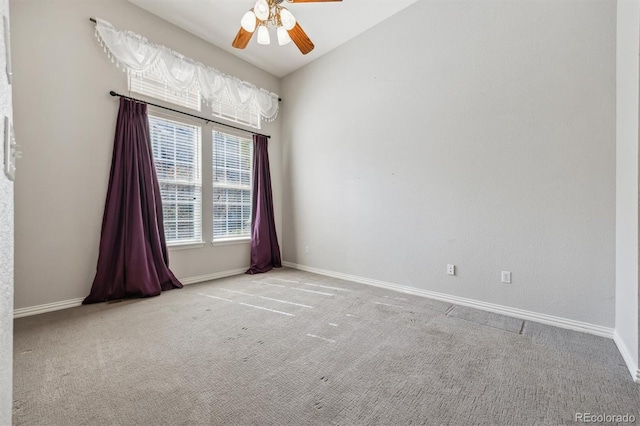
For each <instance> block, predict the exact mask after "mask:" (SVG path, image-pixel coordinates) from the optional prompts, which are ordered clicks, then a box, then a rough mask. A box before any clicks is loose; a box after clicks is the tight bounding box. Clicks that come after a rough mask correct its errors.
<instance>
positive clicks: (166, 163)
mask: <svg viewBox="0 0 640 426" xmlns="http://www.w3.org/2000/svg"><path fill="white" fill-rule="evenodd" d="M149 129H150V133H151V143H152V146H153V160H154V162H155V166H156V173H157V175H158V183H159V184H160V192H161V195H162V214H163V216H164V233H165V237H166V240H167V244H169V245H171V244H186V243H199V242H201V240H202V213H201V212H202V175H201V168H200V140H201V137H200V127H199V126H193V125H189V124H185V123H180V122H177V121H172V120H167V119H164V118H160V117H157V116H152V115H149Z"/></svg>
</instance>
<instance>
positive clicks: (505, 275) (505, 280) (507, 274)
mask: <svg viewBox="0 0 640 426" xmlns="http://www.w3.org/2000/svg"><path fill="white" fill-rule="evenodd" d="M502 282H503V283H507V284H509V283H511V272H509V271H502Z"/></svg>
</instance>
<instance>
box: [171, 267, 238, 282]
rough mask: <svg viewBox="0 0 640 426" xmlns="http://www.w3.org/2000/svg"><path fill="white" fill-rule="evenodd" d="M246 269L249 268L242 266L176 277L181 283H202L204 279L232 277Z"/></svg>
mask: <svg viewBox="0 0 640 426" xmlns="http://www.w3.org/2000/svg"><path fill="white" fill-rule="evenodd" d="M247 269H249V266H247V267H244V268H239V269H231V270H229V271H222V272H215V273H213V274H207V275H199V276H197V277H189V278H178V279H179V280H180V282H181V283H182V284H184V285H190V284H196V283H202V282H205V281H212V280H217V279H220V278H226V277H232V276H234V275H241V274H244V273H245V272H246V271H247Z"/></svg>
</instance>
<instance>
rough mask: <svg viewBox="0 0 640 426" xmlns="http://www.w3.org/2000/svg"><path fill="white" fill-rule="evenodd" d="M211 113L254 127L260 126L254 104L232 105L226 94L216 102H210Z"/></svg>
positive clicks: (258, 114)
mask: <svg viewBox="0 0 640 426" xmlns="http://www.w3.org/2000/svg"><path fill="white" fill-rule="evenodd" d="M211 114H212V115H214V116H215V117H220V118H224V119H227V120H229V121H233V122H235V123H240V124H246V125H247V126H251V127H253V128H255V129H259V128H260V112H259V111H258V107H257V106H256V104H255V103H251V104H250V105H249V106H248V107H247V108H245V109H240V108H238V107H236V106H235V105H233V103H232V102H231V98H229V95H228V94H226V95H224V96H222V97H220V98H219V99H218V101H217V102H214V103H211Z"/></svg>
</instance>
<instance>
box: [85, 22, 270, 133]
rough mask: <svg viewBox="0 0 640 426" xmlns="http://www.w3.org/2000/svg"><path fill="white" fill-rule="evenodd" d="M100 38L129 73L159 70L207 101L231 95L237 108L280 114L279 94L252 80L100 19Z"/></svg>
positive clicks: (181, 88)
mask: <svg viewBox="0 0 640 426" xmlns="http://www.w3.org/2000/svg"><path fill="white" fill-rule="evenodd" d="M96 21H97V23H96V37H97V38H98V40H99V41H100V43H101V44H102V46H104V49H105V52H107V54H108V55H109V57H110V58H111V59H112V60H113V61H115V62H116V63H117V65H118V66H120V65H122V66H123V67H125V69H127V71H129V72H134V73H137V74H139V75H144V73H145V72H148V71H149V70H151V69H156V70H158V71H159V72H160V73H161V74H162V76H163V77H164V80H165V81H166V83H167V85H168V86H169V87H170V88H171V89H172V90H174V91H176V92H182V91H184V90H188V89H190V88H192V87H194V86H195V87H197V88H198V90H199V91H200V94H201V96H202V100H203V102H206V103H208V104H214V103H217V102H218V100H219V99H220V98H222V97H224V96H228V97H229V99H231V102H232V103H233V105H234V106H235V107H236V108H239V109H242V110H244V109H246V108H248V107H249V106H250V105H251V104H252V103H255V105H256V106H257V107H258V111H260V115H261V116H262V118H263V119H264V120H266V121H273V120H275V118H276V116H277V115H278V95H277V94H275V93H272V92H269V91H268V90H265V89H260V88H258V87H256V86H254V85H253V84H251V83H247V82H246V81H242V80H240V79H238V78H235V77H231V76H228V75H225V74H223V73H221V72H220V71H218V70H216V69H214V68H211V67H208V66H206V65H204V64H201V63H199V62H196V61H194V60H192V59H189V58H186V57H184V56H183V55H181V54H180V53H178V52H174V51H173V50H171V49H169V48H167V47H165V46H161V45H157V44H153V43H151V42H149V41H148V40H147V39H146V38H144V37H142V36H141V35H138V34H136V33H134V32H131V31H118V30H116V29H115V28H114V27H113V25H111V24H110V23H109V22H107V21H104V20H102V19H96Z"/></svg>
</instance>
